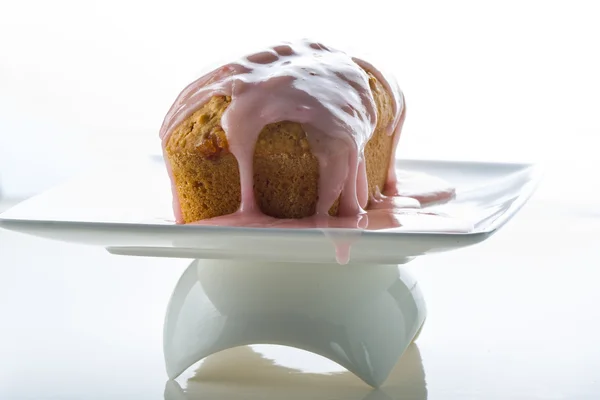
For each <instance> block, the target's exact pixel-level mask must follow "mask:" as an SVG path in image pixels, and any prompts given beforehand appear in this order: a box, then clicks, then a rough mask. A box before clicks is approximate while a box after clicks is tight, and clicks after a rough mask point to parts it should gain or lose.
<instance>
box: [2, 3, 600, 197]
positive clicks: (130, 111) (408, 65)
mask: <svg viewBox="0 0 600 400" xmlns="http://www.w3.org/2000/svg"><path fill="white" fill-rule="evenodd" d="M0 4H1V5H2V6H1V8H0V44H1V45H0V185H2V190H3V192H4V195H5V196H6V197H22V196H27V195H30V194H33V193H36V192H39V191H41V190H43V189H46V188H48V187H50V186H53V185H54V184H56V183H58V182H60V181H62V180H64V179H66V178H68V177H69V176H72V175H73V174H74V173H79V172H81V171H85V170H86V169H87V168H88V167H90V166H98V165H102V163H110V162H111V160H113V159H114V158H115V157H120V156H122V155H123V153H127V152H138V153H139V152H148V153H150V152H154V153H157V152H158V151H159V146H160V145H159V141H158V139H157V132H158V128H159V126H160V124H161V122H162V118H163V116H164V114H165V112H166V111H167V109H168V108H169V106H170V105H171V103H172V101H173V100H174V98H175V96H176V95H177V94H178V93H179V91H180V90H181V89H182V88H183V87H184V86H185V85H186V84H187V83H188V82H189V81H191V80H193V79H195V78H196V77H197V76H198V75H199V74H200V73H201V71H203V70H204V69H205V68H206V66H212V65H214V64H216V63H219V62H221V61H228V60H229V58H231V57H234V56H237V55H241V54H245V53H247V52H249V51H252V50H255V49H257V48H260V47H261V46H263V45H268V44H271V43H274V42H278V41H280V40H293V39H295V38H301V37H311V38H314V39H315V40H319V41H322V42H324V43H326V44H328V45H332V46H334V47H338V48H341V49H344V50H347V51H348V52H352V53H353V54H357V55H361V56H364V57H366V58H368V59H369V60H372V61H374V63H375V64H377V65H381V64H383V66H384V67H385V68H386V69H387V70H390V71H392V72H393V73H394V74H395V75H396V77H397V80H398V81H399V83H400V84H401V86H402V88H403V90H404V92H405V95H406V98H407V104H408V110H409V113H408V117H407V122H406V125H405V126H406V127H405V131H404V136H403V139H402V141H401V148H400V151H399V154H400V156H401V157H411V158H415V157H422V158H447V159H477V160H502V161H518V160H542V161H546V162H549V163H550V169H549V171H550V172H551V173H552V174H554V175H555V176H556V177H559V178H560V181H561V182H564V185H565V186H564V187H561V188H560V189H559V190H558V191H559V192H561V193H564V192H565V191H571V192H572V193H574V197H576V198H586V197H587V198H589V196H593V195H594V193H595V191H596V188H597V187H598V184H597V183H595V182H594V181H597V180H595V179H591V178H593V177H594V174H593V173H592V172H591V170H593V169H594V168H595V169H596V170H600V164H599V163H598V162H596V161H594V160H593V157H595V155H596V153H597V152H598V150H597V143H599V141H598V137H599V135H600V122H599V121H598V112H599V111H600V95H599V93H600V50H599V49H600V43H599V41H600V23H599V16H600V13H599V12H598V11H597V9H596V7H594V2H592V1H590V2H583V1H562V2H555V1H540V2H534V1H515V2H511V1H498V2H482V1H472V2H467V1H451V2H437V3H435V2H416V1H415V2H411V3H408V2H397V1H386V2H383V1H376V0H370V1H365V0H363V1H360V2H356V1H346V2H338V1H335V2H334V1H325V0H320V1H313V0H303V1H296V2H292V1H271V2H270V1H233V0H230V1H223V2H222V3H221V4H220V5H219V4H217V2H209V1H203V0H196V1H170V2H159V3H156V2H152V1H141V0H119V1H113V0H104V1H98V2H96V1H74V0H70V1H69V0H57V1H42V0H34V1H19V2H17V1H6V0H4V1H2V2H1V3H0ZM586 179H587V180H589V181H586ZM594 185H595V186H594ZM599 200H600V198H599Z"/></svg>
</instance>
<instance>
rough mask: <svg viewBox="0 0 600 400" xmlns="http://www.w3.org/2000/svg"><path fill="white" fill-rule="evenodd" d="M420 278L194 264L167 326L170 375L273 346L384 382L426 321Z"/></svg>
mask: <svg viewBox="0 0 600 400" xmlns="http://www.w3.org/2000/svg"><path fill="white" fill-rule="evenodd" d="M425 313H426V310H425V303H424V301H423V297H422V295H421V292H420V290H419V287H418V285H417V284H416V282H415V281H414V280H413V279H412V278H411V277H410V276H409V275H408V273H407V272H406V271H405V270H404V269H402V268H400V267H398V266H397V265H374V264H371V265H367V264H348V265H337V264H301V263H259V262H244V261H231V260H196V261H194V262H192V263H191V264H190V266H189V267H188V268H187V270H186V271H185V272H184V274H183V276H182V277H181V279H180V280H179V282H178V283H177V286H176V287H175V291H174V292H173V295H172V297H171V301H170V303H169V307H168V310H167V315H166V320H165V326H164V355H165V362H166V367H167V372H168V375H169V378H170V379H175V378H176V377H177V376H179V375H180V374H181V373H183V372H184V371H186V370H187V369H188V368H190V367H191V366H192V365H194V364H196V363H197V362H199V361H200V360H202V359H204V358H205V357H208V356H210V355H211V354H214V353H217V352H219V351H222V350H226V349H230V348H234V347H238V346H243V345H250V344H277V345H284V346H290V347H294V348H299V349H303V350H307V351H309V352H312V353H315V354H318V355H321V356H323V357H326V358H328V359H330V360H332V361H334V362H336V363H338V364H340V365H341V366H343V367H345V368H346V369H348V370H349V371H350V372H352V373H354V374H355V375H356V376H358V377H359V378H360V379H362V380H363V381H365V382H366V383H368V384H369V385H371V386H374V387H378V386H380V385H381V384H382V383H383V382H384V381H385V379H386V378H387V377H388V375H389V374H390V372H391V370H392V368H393V367H394V365H395V364H396V362H397V361H398V359H399V358H400V356H401V355H402V354H403V353H404V351H405V350H406V348H407V347H408V346H409V345H410V343H412V342H413V341H414V340H415V339H416V336H417V334H418V332H419V331H420V329H421V328H422V326H423V323H424V321H425Z"/></svg>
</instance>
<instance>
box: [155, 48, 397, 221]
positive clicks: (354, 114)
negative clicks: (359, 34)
mask: <svg viewBox="0 0 600 400" xmlns="http://www.w3.org/2000/svg"><path fill="white" fill-rule="evenodd" d="M359 65H360V66H363V67H364V68H365V69H366V70H368V71H369V72H371V73H372V74H374V75H375V76H376V77H377V78H378V80H379V81H380V82H382V84H383V85H384V86H385V87H386V88H387V90H388V91H389V93H390V94H391V95H392V98H393V107H394V119H393V121H392V123H390V125H389V126H388V128H387V129H388V132H389V133H390V134H394V133H396V136H399V129H400V125H401V123H400V122H401V119H402V115H403V113H402V110H403V107H404V105H403V98H402V95H401V93H400V89H399V88H398V86H397V85H396V84H395V82H393V81H390V80H388V79H386V78H385V77H384V76H383V74H381V72H379V71H377V70H376V69H375V68H374V67H373V66H371V65H370V64H368V63H366V62H364V61H361V60H358V59H353V58H351V57H350V56H348V55H346V54H345V53H343V52H341V51H337V50H334V49H331V48H328V47H325V46H323V45H322V44H319V43H313V42H310V41H301V42H298V43H284V44H280V45H278V46H274V47H273V48H270V49H267V50H265V51H262V52H258V53H255V54H252V55H250V56H247V57H244V58H242V59H240V60H238V61H237V62H234V63H231V64H227V65H225V66H223V67H221V68H218V69H216V70H214V71H212V72H210V73H208V74H207V75H205V76H203V77H201V78H200V79H198V80H196V81H195V82H193V83H192V84H190V85H189V86H188V87H186V88H185V89H184V90H183V91H182V93H181V94H180V95H179V97H178V98H177V99H176V101H175V103H174V104H173V106H172V107H171V109H170V110H169V112H168V113H167V115H166V117H165V119H164V122H163V125H162V127H161V131H160V137H161V139H162V143H163V147H164V146H165V145H166V142H167V140H168V137H169V135H170V134H171V132H172V131H173V130H174V129H175V128H176V127H177V126H178V125H179V124H180V123H182V122H183V121H184V120H185V119H186V118H188V117H189V116H190V115H191V114H193V113H194V112H195V111H196V110H198V109H199V108H200V107H202V106H203V105H204V104H205V103H206V102H208V101H209V100H210V98H211V97H213V96H218V95H222V96H231V104H230V105H229V107H228V108H227V110H226V111H225V113H224V114H223V117H222V119H221V125H222V127H223V130H224V131H225V133H226V135H227V140H228V143H229V150H230V151H231V153H232V154H233V155H234V156H235V157H236V159H237V161H238V165H239V170H240V184H241V206H240V211H241V213H252V212H254V211H256V202H255V199H254V190H253V185H254V179H253V178H254V174H253V159H254V149H255V144H256V140H257V139H258V135H259V134H260V132H261V130H262V128H263V127H264V126H266V125H268V124H271V123H275V122H280V121H293V122H298V123H300V124H302V126H303V128H304V130H305V132H306V134H307V138H308V141H309V143H310V146H311V151H312V153H313V154H314V155H315V157H317V159H318V161H319V177H320V178H319V186H318V190H319V198H318V201H317V206H316V214H317V215H327V213H328V211H329V209H330V208H331V206H332V205H333V203H334V202H335V200H336V199H337V198H338V197H340V207H339V213H338V214H339V215H340V216H348V215H357V214H359V213H362V212H364V207H365V206H366V204H367V200H368V185H367V175H366V168H365V163H364V149H365V146H366V144H367V142H368V141H369V139H370V138H371V136H372V135H373V132H374V130H375V126H376V124H377V112H376V106H375V102H374V99H373V94H372V92H371V89H370V86H369V77H368V75H367V73H366V72H365V70H363V69H362V68H360V66H359ZM391 170H393V168H391ZM170 175H171V174H170ZM392 175H393V171H392V172H390V176H392ZM171 181H173V178H172V176H171ZM173 199H174V201H173V206H174V211H175V215H176V218H177V222H180V223H181V222H183V221H182V218H181V211H180V206H179V201H178V200H177V193H176V191H175V190H173Z"/></svg>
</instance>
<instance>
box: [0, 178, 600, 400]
mask: <svg viewBox="0 0 600 400" xmlns="http://www.w3.org/2000/svg"><path fill="white" fill-rule="evenodd" d="M559 172H560V171H559ZM570 174H571V175H570ZM554 176H556V177H557V178H558V179H555V178H553V176H550V177H548V179H546V180H544V182H543V183H542V186H541V187H540V190H539V191H538V192H537V193H536V195H535V196H534V198H532V200H531V202H530V203H529V204H528V205H526V206H525V207H524V208H523V210H522V211H521V212H520V213H519V214H518V216H517V218H515V219H514V220H513V221H511V222H510V223H509V224H507V225H506V226H505V227H504V228H503V229H502V231H500V232H499V233H498V234H497V235H494V236H493V237H492V238H490V240H488V241H486V242H485V243H482V244H480V245H477V246H473V247H469V248H466V249H464V250H459V251H456V252H452V253H446V254H440V255H431V256H427V257H423V258H419V259H417V260H415V261H413V262H411V263H409V264H407V265H406V267H405V268H407V269H408V270H410V272H411V274H413V275H414V276H415V277H416V278H417V280H418V282H419V285H420V286H421V289H422V291H423V293H424V296H425V299H426V301H427V311H428V316H427V322H426V323H425V327H424V329H423V331H422V333H421V335H420V337H419V339H418V340H417V342H416V347H413V346H411V347H409V349H408V350H407V352H406V353H405V356H404V357H403V358H402V360H401V361H400V363H399V364H398V365H397V366H396V368H395V370H394V371H393V372H392V373H391V375H390V377H389V378H388V380H387V381H386V383H385V384H384V385H383V386H382V388H381V391H380V392H372V390H371V388H370V387H369V386H367V385H366V384H364V383H363V382H361V381H360V380H359V379H358V378H356V377H355V376H353V375H352V374H350V373H344V372H343V371H341V368H340V367H339V366H336V365H333V364H331V363H330V362H327V361H325V360H324V359H322V358H319V357H315V356H308V355H306V354H305V353H301V352H295V351H293V350H289V349H287V348H270V347H269V348H265V347H258V348H255V351H250V350H248V349H247V348H240V349H233V350H229V351H227V352H224V353H220V354H216V355H215V356H213V357H212V358H211V357H209V358H207V359H206V361H205V362H204V363H203V364H201V365H199V366H196V367H192V369H191V370H190V371H189V374H187V375H184V376H182V377H180V378H179V379H178V380H177V382H178V385H179V386H180V387H181V389H182V391H183V393H184V395H185V396H187V397H179V398H190V399H204V398H230V399H246V398H277V399H280V398H282V397H284V395H285V396H286V397H291V398H314V399H321V398H322V399H330V398H340V399H363V398H369V397H368V396H380V395H382V393H385V396H387V398H391V399H400V398H408V399H433V400H463V399H474V400H479V399H510V400H521V399H523V400H526V399H534V400H535V399H552V400H554V399H568V400H571V399H573V400H595V399H597V398H599V397H600V344H599V342H598V338H599V337H600V307H598V304H600V291H599V290H598V280H599V279H600V270H599V265H600V250H599V247H598V237H600V213H599V212H598V203H597V202H594V198H593V197H589V196H587V197H581V198H579V197H578V198H569V197H568V196H565V195H564V192H563V193H560V196H559V195H557V194H556V188H560V187H565V186H561V184H564V185H567V187H573V188H575V187H576V186H577V185H575V182H573V181H572V180H562V178H567V177H569V176H573V175H572V173H571V172H569V171H568V170H565V171H563V173H562V174H556V175H554ZM552 194H554V196H551V195H552ZM575 204H577V205H575ZM188 264H189V261H187V260H168V259H150V258H136V257H117V256H113V255H110V254H107V253H106V252H105V251H104V250H101V249H98V248H94V247H86V246H78V245H71V244H65V243H60V242H52V241H47V240H42V239H36V238H32V237H27V236H24V235H20V234H16V233H11V232H7V231H0V316H1V318H2V321H1V322H0V326H1V330H0V355H1V359H2V362H0V398H1V399H3V400H4V399H6V400H13V399H41V400H46V399H48V400H50V399H81V398H86V399H138V398H140V399H141V398H143V399H163V398H165V393H166V395H167V398H177V397H169V396H176V395H177V394H179V395H181V392H180V391H178V390H174V389H177V387H175V388H174V389H173V385H168V384H167V381H168V379H167V373H166V371H165V366H164V359H163V351H162V327H163V321H164V315H165V311H166V309H167V303H168V300H169V297H170V295H171V293H172V291H173V288H174V287H175V285H176V283H177V281H178V279H179V277H180V276H181V274H182V273H183V271H184V270H185V268H186V267H187V265H188ZM349 290H350V289H349ZM413 350H415V351H416V350H418V352H413ZM255 353H256V354H255ZM409 356H410V358H408V357H409ZM405 359H408V360H409V361H405ZM190 379H191V380H190ZM372 398H377V397H372ZM383 398H384V399H385V398H386V397H383Z"/></svg>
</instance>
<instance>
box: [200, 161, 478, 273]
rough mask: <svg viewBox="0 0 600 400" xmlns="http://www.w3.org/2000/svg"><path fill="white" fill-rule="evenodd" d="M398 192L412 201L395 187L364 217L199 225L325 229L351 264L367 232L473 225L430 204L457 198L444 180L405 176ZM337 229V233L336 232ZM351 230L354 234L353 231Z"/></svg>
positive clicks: (232, 219)
mask: <svg viewBox="0 0 600 400" xmlns="http://www.w3.org/2000/svg"><path fill="white" fill-rule="evenodd" d="M398 177H399V181H398V188H399V189H403V188H406V190H405V192H406V193H405V194H407V195H408V197H406V196H403V195H399V194H398V193H397V192H396V191H395V189H396V187H394V188H393V189H394V190H392V191H390V192H386V194H385V195H384V194H382V193H380V192H379V190H377V192H376V194H375V195H374V196H372V197H371V199H370V200H371V201H370V203H369V209H368V210H366V211H365V212H363V213H360V214H356V215H349V216H342V217H330V216H328V215H314V216H312V217H308V218H303V219H279V218H273V217H269V216H267V215H264V214H263V213H261V212H260V211H257V210H254V211H253V212H242V211H238V212H236V213H233V214H229V215H223V216H220V217H216V218H210V219H206V220H203V221H198V222H195V223H194V224H196V225H204V226H211V225H212V226H243V227H250V228H286V229H309V228H313V229H321V230H322V231H323V233H324V234H325V236H326V237H327V238H328V239H329V240H330V241H331V242H332V243H333V245H334V248H335V256H336V260H337V262H338V263H339V264H347V263H348V261H349V259H350V250H351V246H352V244H353V243H354V242H355V241H356V240H358V239H359V238H360V235H361V233H362V232H363V231H364V230H395V231H404V232H407V231H408V232H456V233H466V232H469V231H471V230H472V229H473V225H472V224H471V223H469V222H467V221H463V220H461V219H460V218H456V217H453V216H449V215H443V214H440V213H435V212H432V211H430V210H428V209H427V206H428V205H430V204H434V203H435V204H439V203H441V202H447V201H450V200H452V199H453V197H454V188H452V187H451V186H450V185H449V184H448V183H447V182H445V181H444V180H442V179H439V178H436V177H432V176H429V175H425V174H418V173H407V172H401V173H400V174H398ZM336 228H337V229H336ZM349 230H351V231H349Z"/></svg>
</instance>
